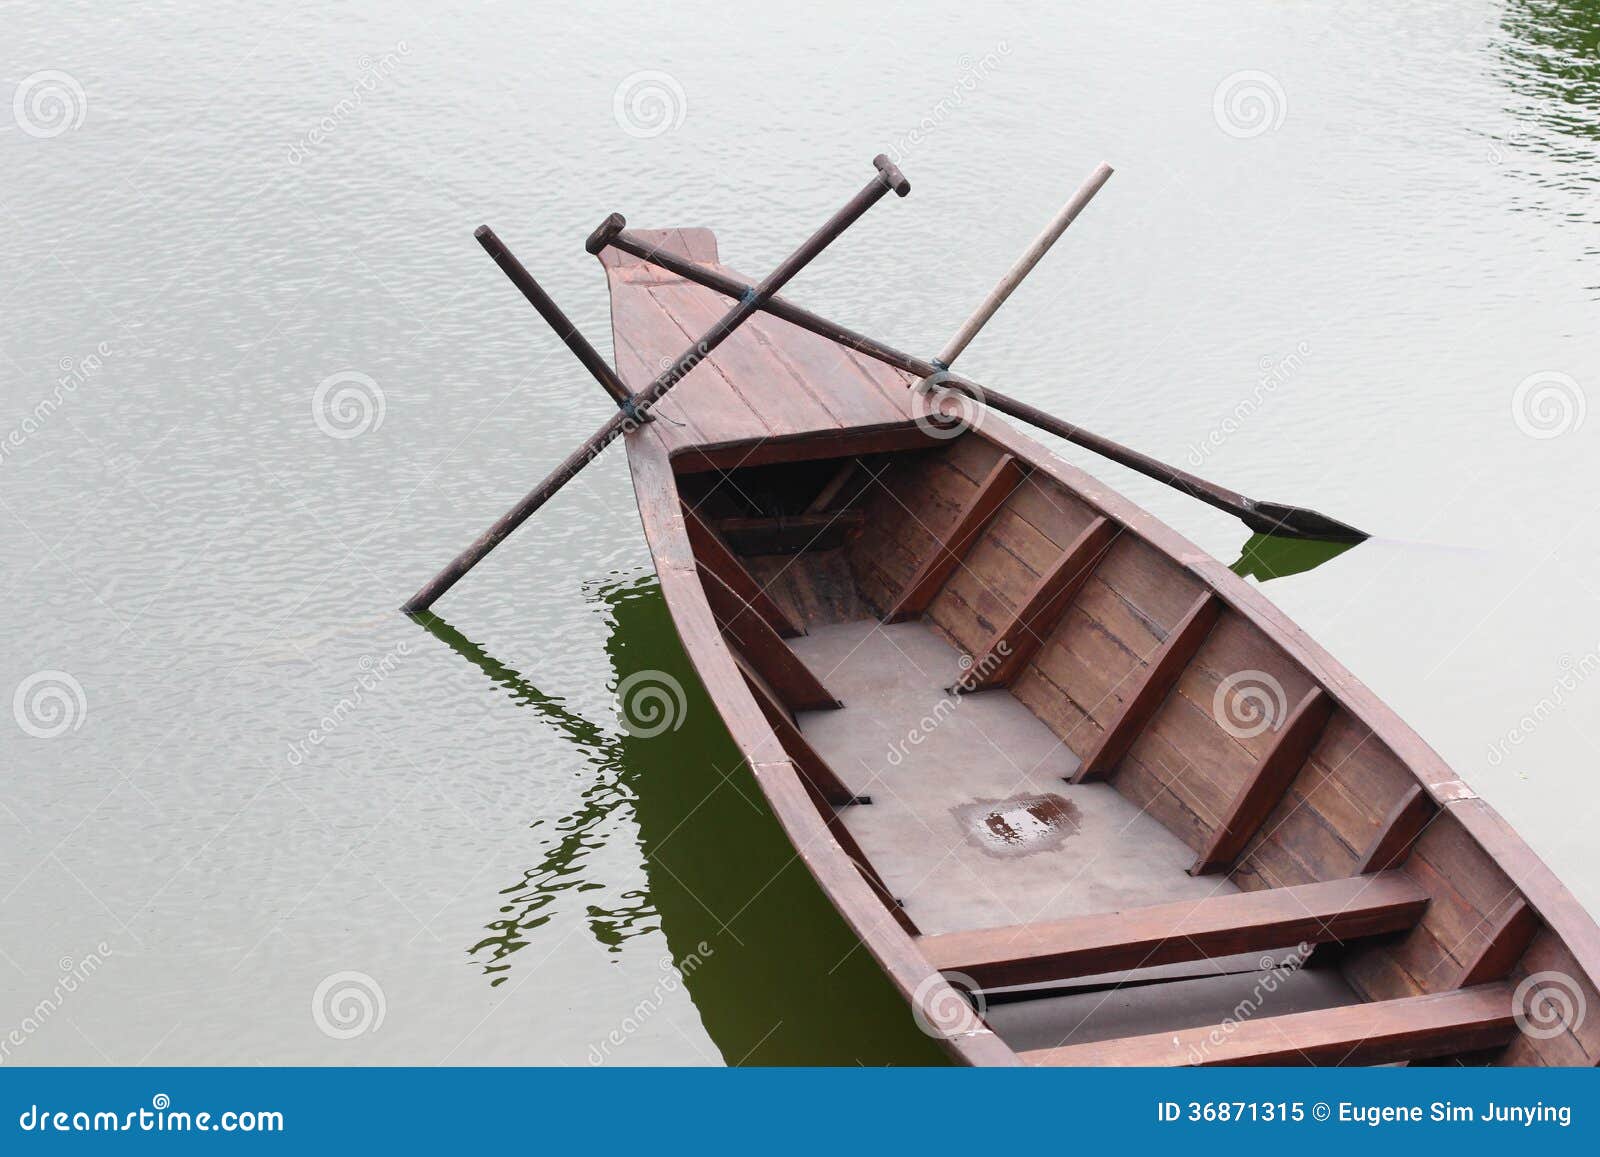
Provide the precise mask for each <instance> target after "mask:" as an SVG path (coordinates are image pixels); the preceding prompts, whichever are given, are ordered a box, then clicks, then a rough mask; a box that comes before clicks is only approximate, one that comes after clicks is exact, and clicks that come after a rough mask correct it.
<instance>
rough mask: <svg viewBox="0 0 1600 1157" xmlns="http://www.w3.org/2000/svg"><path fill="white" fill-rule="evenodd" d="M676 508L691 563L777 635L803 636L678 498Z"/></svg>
mask: <svg viewBox="0 0 1600 1157" xmlns="http://www.w3.org/2000/svg"><path fill="white" fill-rule="evenodd" d="M679 505H681V506H682V507H683V525H684V527H685V528H686V529H687V530H688V531H689V547H690V549H691V550H693V551H694V556H695V561H696V562H698V563H700V565H702V566H704V567H705V568H706V569H707V570H709V571H710V572H711V573H712V574H714V575H716V576H717V577H718V578H719V579H721V580H722V582H723V584H724V585H726V586H727V587H728V588H729V589H730V590H732V591H733V593H734V594H736V595H738V596H739V598H741V599H742V600H744V602H746V603H748V604H749V606H750V608H751V609H752V610H753V611H755V612H756V614H758V615H760V616H761V617H762V618H763V619H765V620H766V621H767V624H768V626H770V627H771V628H772V629H773V630H774V631H776V632H778V634H779V635H782V636H783V637H784V638H786V639H792V638H794V637H795V636H796V635H803V634H805V632H804V631H803V630H801V629H800V627H799V626H797V625H796V624H795V622H794V620H793V619H791V618H790V617H789V616H788V615H787V614H785V613H784V610H783V608H782V607H780V606H778V604H777V603H776V602H775V601H774V600H773V598H772V596H771V595H769V594H767V592H766V590H765V589H763V588H762V586H761V584H760V583H759V582H757V581H756V578H755V576H754V575H752V574H751V573H750V572H749V571H748V570H746V569H745V567H744V564H743V563H741V562H740V561H739V558H738V556H737V555H735V554H734V553H733V551H731V550H729V549H728V546H727V544H726V543H724V542H723V541H722V539H720V538H718V537H717V534H716V532H715V531H713V530H712V529H711V528H710V527H709V526H707V525H706V524H705V522H704V520H702V519H701V517H700V515H699V514H698V513H697V512H696V511H695V509H694V508H693V507H692V506H690V505H689V504H688V503H687V502H683V501H682V500H681V499H680V501H679Z"/></svg>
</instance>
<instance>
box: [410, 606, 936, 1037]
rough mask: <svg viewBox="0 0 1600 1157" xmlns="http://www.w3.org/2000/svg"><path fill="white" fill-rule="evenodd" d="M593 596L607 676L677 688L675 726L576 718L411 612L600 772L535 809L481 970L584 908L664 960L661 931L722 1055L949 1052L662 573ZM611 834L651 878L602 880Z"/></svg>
mask: <svg viewBox="0 0 1600 1157" xmlns="http://www.w3.org/2000/svg"><path fill="white" fill-rule="evenodd" d="M593 595H594V598H595V599H596V601H597V602H599V603H601V604H603V605H604V606H605V608H606V611H607V614H608V616H609V618H610V620H611V632H610V637H609V640H608V642H607V644H606V650H607V652H608V653H609V655H610V656H611V662H612V665H613V668H614V670H615V675H616V685H617V686H619V687H620V686H623V685H626V684H627V683H628V680H629V679H630V678H632V679H634V680H635V682H634V685H635V686H638V685H640V684H641V683H643V682H646V681H647V682H648V683H649V684H650V685H652V686H665V687H667V688H668V689H669V698H670V697H672V696H674V695H675V688H678V687H681V688H682V698H681V700H678V701H677V702H675V703H672V704H671V705H670V706H669V707H668V709H669V710H672V711H674V712H676V718H675V719H674V720H673V722H674V724H675V726H666V727H665V729H664V730H662V731H661V732H660V734H655V735H647V734H645V733H646V732H649V731H651V730H654V727H651V726H636V728H635V729H636V730H637V731H639V732H640V734H638V735H631V734H628V733H627V732H625V731H624V730H622V728H621V727H620V726H619V725H618V724H617V723H616V721H615V720H606V721H604V725H601V724H597V723H595V722H593V721H590V720H588V719H585V718H583V717H582V716H580V715H578V714H577V713H575V712H574V711H572V710H571V709H570V708H569V707H567V706H566V705H565V704H564V703H563V702H562V701H561V700H560V699H559V698H557V697H555V696H551V695H548V694H546V693H544V692H543V691H541V690H540V689H539V688H538V687H537V686H535V685H534V684H533V683H531V682H530V681H529V680H528V679H526V678H525V677H524V676H523V675H522V674H520V673H519V672H517V671H516V670H514V669H512V668H510V667H508V666H506V665H505V664H503V663H501V662H499V661H498V660H496V659H495V658H494V657H493V656H491V655H489V654H487V653H485V651H484V650H483V648H482V647H480V646H478V645H477V644H476V643H473V642H472V641H471V640H469V639H467V638H466V637H465V636H463V635H462V634H461V633H460V632H459V631H457V630H456V629H455V628H454V627H452V626H450V625H449V623H447V622H445V621H444V620H443V619H441V618H439V617H438V616H423V617H422V620H421V621H422V622H423V625H424V626H425V627H426V629H427V630H428V631H429V632H430V633H431V634H433V635H434V636H435V637H436V638H438V639H439V640H440V641H442V642H444V643H445V644H447V645H448V646H449V647H451V649H453V650H454V651H455V652H456V653H457V654H459V655H460V656H461V657H462V658H464V659H466V660H468V661H469V662H471V663H472V664H474V665H475V666H477V667H478V668H479V670H481V671H482V672H483V674H484V675H485V677H487V678H488V679H489V680H490V681H492V682H493V683H496V684H498V685H499V686H501V687H502V688H504V689H505V690H506V691H507V692H509V694H510V697H511V698H512V699H513V700H514V701H516V702H517V703H519V704H522V705H524V706H526V707H528V708H529V709H531V710H532V711H533V712H534V713H535V714H536V715H538V716H539V717H540V718H541V719H542V720H543V721H544V722H545V723H547V724H549V725H551V726H553V727H554V728H555V729H556V730H557V731H559V732H560V733H561V734H562V735H564V736H565V737H566V738H567V739H568V740H569V741H570V742H571V743H572V744H573V745H574V746H575V747H576V748H578V749H579V750H580V751H581V752H583V754H584V757H585V758H586V759H587V760H588V762H589V763H590V764H591V765H592V767H593V782H592V783H591V784H590V786H589V787H588V788H587V789H585V791H584V792H583V794H582V797H581V801H580V803H579V805H578V806H577V807H575V808H574V809H573V810H571V811H569V812H568V813H567V814H566V815H563V816H560V817H549V816H546V817H531V818H533V819H534V820H535V821H536V822H537V823H540V824H545V825H549V827H550V828H551V829H552V830H553V832H554V836H553V842H552V843H551V844H550V847H549V850H548V851H547V852H546V854H545V856H544V858H543V859H541V860H540V861H539V862H538V863H536V864H533V865H530V866H529V867H527V868H526V869H525V870H524V871H523V873H522V874H521V877H520V878H519V879H516V880H513V881H510V882H508V883H507V885H506V886H505V887H503V888H502V889H500V892H499V895H498V897H497V898H496V906H497V908H498V909H499V916H498V917H497V918H496V919H494V920H491V921H489V922H488V924H487V934H486V935H485V936H484V938H483V939H482V940H480V941H479V942H478V943H477V944H474V945H473V946H472V947H471V948H470V949H469V955H471V957H472V958H473V959H474V960H475V961H477V962H478V963H479V964H480V965H481V966H482V967H483V970H484V973H485V975H486V976H488V977H490V983H491V984H502V983H504V982H505V981H506V980H508V979H510V978H511V977H512V975H513V974H514V972H515V970H516V967H517V953H518V952H519V951H520V950H521V949H523V948H525V947H528V946H529V945H530V944H533V943H536V942H537V938H538V936H539V929H541V928H542V927H543V926H544V925H546V924H548V923H550V922H551V921H552V920H553V919H554V918H555V917H556V916H557V915H558V914H560V915H561V916H563V917H565V918H568V919H570V918H572V917H573V916H574V915H576V913H574V912H573V911H572V909H573V908H575V907H578V906H580V905H581V906H582V915H581V919H583V920H584V921H586V923H587V926H588V929H589V932H590V933H591V934H592V935H593V936H594V938H595V939H596V940H597V941H598V942H599V943H601V944H603V945H605V946H606V947H607V948H608V949H610V950H611V951H613V952H619V953H620V952H630V951H639V952H645V953H651V954H654V955H659V954H660V947H659V942H657V941H655V939H654V935H655V934H656V933H658V932H659V934H660V935H662V936H664V937H665V938H666V942H667V948H668V952H669V954H670V955H671V958H672V961H673V963H674V965H675V966H676V967H677V968H678V970H679V973H680V975H681V977H682V981H683V986H684V988H685V990H686V991H687V992H688V994H689V996H690V998H691V999H692V1000H693V1001H694V1004H695V1008H696V1010H697V1011H698V1012H699V1014H700V1018H701V1021H702V1023H703V1024H704V1026H705V1029H706V1032H707V1033H708V1034H709V1035H710V1037H711V1039H712V1041H713V1042H714V1043H715V1044H716V1046H717V1048H718V1049H719V1050H720V1051H721V1053H722V1056H723V1059H724V1060H725V1061H727V1062H728V1063H729V1064H747V1065H748V1064H759V1065H814V1064H852V1063H858V1062H859V1063H861V1064H868V1065H883V1064H944V1063H946V1061H945V1055H944V1053H943V1052H942V1051H941V1050H940V1049H939V1048H938V1047H937V1045H936V1044H935V1043H934V1042H933V1041H932V1040H931V1039H930V1038H928V1037H926V1036H924V1035H923V1034H922V1033H921V1032H920V1031H919V1030H918V1028H917V1026H916V1023H915V1022H914V1021H913V1019H912V1017H911V1013H910V1011H909V1010H908V1009H907V1007H906V1005H905V1003H904V1002H903V1001H902V1000H901V999H900V997H899V995H898V994H897V993H896V992H895V991H894V989H893V988H892V987H891V985H890V984H889V982H888V981H887V980H886V979H885V977H884V975H883V973H882V971H880V970H879V968H878V967H877V965H876V964H875V963H874V962H873V960H872V958H871V956H870V955H869V954H868V953H867V950H866V949H865V948H864V947H862V946H861V944H860V943H859V942H858V941H857V939H856V938H855V936H853V935H852V934H851V933H850V931H849V929H848V928H847V927H846V926H845V924H844V922H843V920H841V919H840V917H839V914H838V913H837V912H836V911H835V910H834V908H833V906H832V905H831V904H830V903H829V902H828V900H827V899H826V898H825V897H824V896H823V894H822V892H821V891H820V890H819V889H818V887H817V885H816V882H815V881H814V880H813V879H812V877H811V875H810V873H809V872H808V871H807V870H806V868H805V866H804V865H803V864H802V863H801V862H800V861H799V859H798V858H797V857H796V856H795V853H794V848H793V847H792V846H791V845H790V843H789V841H788V840H787V839H786V838H785V836H784V834H783V832H782V830H781V829H780V828H779V827H778V825H777V822H776V820H775V819H774V818H773V816H772V814H771V811H770V810H769V808H768V807H767V802H766V799H765V798H764V797H763V795H762V793H761V791H760V790H759V789H758V788H757V787H756V784H755V782H754V780H753V779H752V778H751V775H750V772H749V769H748V768H746V767H745V766H743V764H742V763H741V761H740V757H739V754H738V751H737V749H736V748H735V746H734V744H733V742H732V740H731V738H730V737H729V736H728V733H727V730H726V728H725V727H724V726H723V723H722V720H721V719H720V718H719V717H718V715H717V711H716V708H715V706H714V705H713V704H712V702H711V700H710V698H709V697H707V695H706V693H705V690H704V689H703V688H702V686H701V684H700V681H699V678H698V677H697V676H696V675H695V673H694V669H693V668H692V667H691V666H690V664H689V661H688V659H687V657H686V656H685V655H684V653H683V648H682V646H681V644H680V643H679V641H678V637H677V633H676V631H675V630H674V628H673V625H672V620H671V618H670V617H669V615H668V613H667V608H666V603H665V601H664V599H663V598H662V596H661V589H660V587H659V585H658V584H657V582H656V580H655V578H654V576H647V577H644V578H640V579H633V580H623V581H620V582H615V583H610V584H607V585H604V586H597V587H596V588H594V591H593ZM652 718H653V717H652ZM619 840H633V841H636V842H637V844H638V846H639V851H640V854H641V857H642V860H643V865H644V870H645V871H644V875H645V881H646V883H645V887H644V888H642V889H637V890H630V891H627V892H624V893H622V894H621V895H616V894H615V892H614V891H613V890H612V889H611V888H610V886H609V883H608V882H607V881H605V880H603V879H597V878H596V876H595V872H594V863H593V855H592V854H593V853H595V852H596V851H598V850H599V849H601V848H603V847H605V846H607V845H608V844H614V843H615V842H616V841H619ZM608 895H609V896H611V897H612V899H611V901H610V902H609V903H608V902H603V899H602V898H603V897H606V896H608ZM702 943H703V944H704V945H707V946H709V948H710V951H707V950H706V949H705V948H704V947H702Z"/></svg>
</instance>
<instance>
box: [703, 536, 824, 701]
mask: <svg viewBox="0 0 1600 1157" xmlns="http://www.w3.org/2000/svg"><path fill="white" fill-rule="evenodd" d="M700 583H701V585H702V586H704V587H705V590H706V602H708V603H710V604H711V613H712V614H713V615H714V616H716V620H717V625H718V626H719V627H721V628H722V631H723V633H724V634H725V635H727V636H728V639H729V641H731V642H732V643H733V644H734V645H735V646H736V647H737V649H738V650H739V652H740V654H742V655H743V656H744V658H745V659H746V661H748V662H749V664H750V665H751V666H752V667H754V668H755V669H756V670H757V671H758V672H760V674H761V677H762V678H763V679H765V680H766V681H767V683H769V684H770V685H771V686H772V689H773V691H774V692H775V693H776V695H777V697H778V700H779V702H781V703H782V704H783V705H784V706H785V707H787V708H788V709H789V710H791V711H829V710H832V709H834V708H837V707H842V706H843V704H842V703H840V702H839V701H838V700H837V699H835V698H834V697H833V694H832V692H830V691H829V690H828V689H827V688H826V687H824V686H823V685H822V683H821V681H820V680H819V679H818V678H817V677H816V676H815V675H813V674H812V673H811V668H809V667H807V666H806V665H805V664H804V663H802V662H801V661H800V657H799V656H798V655H796V654H795V653H794V652H793V651H792V650H790V649H789V644H788V643H785V642H784V641H783V640H782V639H781V638H779V637H778V632H777V631H774V630H773V629H772V625H771V624H770V623H768V622H767V621H766V620H765V619H763V618H762V617H761V616H760V615H758V614H756V613H755V611H754V610H753V609H751V607H750V604H749V603H747V602H745V601H744V600H743V599H741V598H740V597H739V596H738V595H737V594H735V593H734V592H733V590H732V589H731V588H730V587H729V586H728V584H727V583H725V582H723V581H722V580H721V579H719V578H718V577H717V576H716V575H714V574H712V573H711V571H710V569H709V568H707V567H701V568H700Z"/></svg>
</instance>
